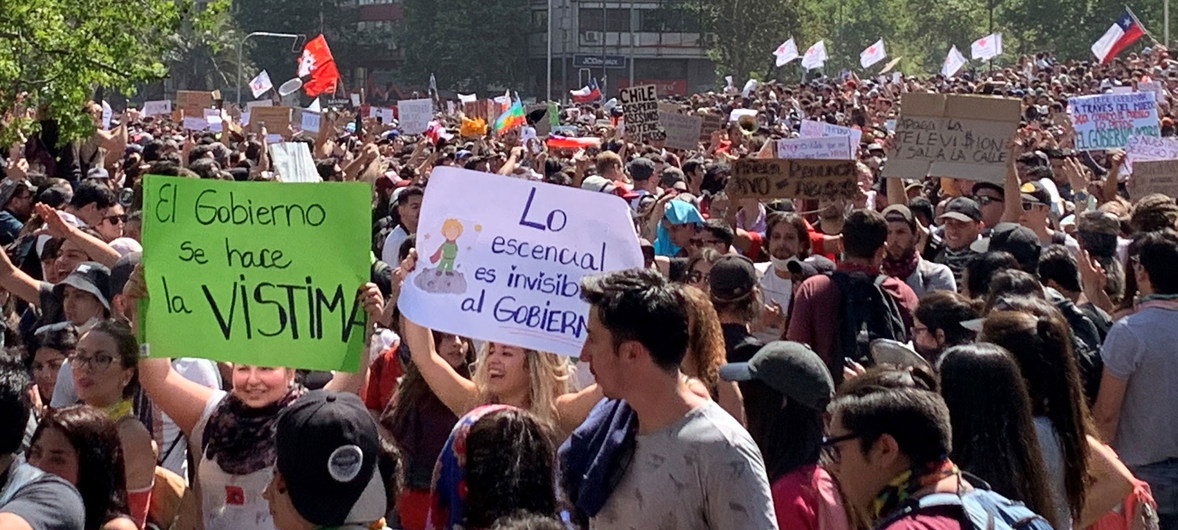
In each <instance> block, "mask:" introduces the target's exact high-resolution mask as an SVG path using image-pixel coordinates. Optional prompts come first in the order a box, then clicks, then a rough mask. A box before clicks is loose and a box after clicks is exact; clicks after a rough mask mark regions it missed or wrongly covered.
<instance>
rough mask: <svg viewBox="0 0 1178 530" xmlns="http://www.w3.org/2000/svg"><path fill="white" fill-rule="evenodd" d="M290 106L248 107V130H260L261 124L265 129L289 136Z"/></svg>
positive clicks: (284, 136) (285, 136)
mask: <svg viewBox="0 0 1178 530" xmlns="http://www.w3.org/2000/svg"><path fill="white" fill-rule="evenodd" d="M290 110H291V109H290V107H254V108H252V109H250V130H251V131H252V132H255V133H258V132H261V127H262V124H265V125H266V131H267V132H269V133H270V134H277V135H280V136H282V137H283V138H287V137H289V136H290Z"/></svg>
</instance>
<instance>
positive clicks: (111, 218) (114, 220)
mask: <svg viewBox="0 0 1178 530" xmlns="http://www.w3.org/2000/svg"><path fill="white" fill-rule="evenodd" d="M103 219H105V220H106V222H108V223H110V224H112V225H121V224H123V223H126V222H127V216H126V215H108V216H106V217H103Z"/></svg>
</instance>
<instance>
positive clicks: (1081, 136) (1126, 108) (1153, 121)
mask: <svg viewBox="0 0 1178 530" xmlns="http://www.w3.org/2000/svg"><path fill="white" fill-rule="evenodd" d="M1155 97H1156V94H1154V93H1153V92H1134V93H1130V94H1098V95H1095V96H1081V97H1075V98H1068V114H1069V115H1070V116H1071V118H1072V126H1073V127H1074V128H1075V129H1076V149H1078V150H1080V151H1092V150H1102V149H1114V148H1122V147H1126V146H1128V145H1129V137H1131V136H1161V130H1160V129H1159V128H1158V106H1157V103H1156V102H1155V100H1154V98H1155Z"/></svg>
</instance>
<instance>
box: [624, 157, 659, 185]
mask: <svg viewBox="0 0 1178 530" xmlns="http://www.w3.org/2000/svg"><path fill="white" fill-rule="evenodd" d="M626 173H629V174H630V178H631V179H633V180H646V179H649V178H650V177H653V176H654V162H653V161H652V160H651V159H649V158H646V157H638V158H635V159H634V160H631V161H630V163H629V164H627V165H626Z"/></svg>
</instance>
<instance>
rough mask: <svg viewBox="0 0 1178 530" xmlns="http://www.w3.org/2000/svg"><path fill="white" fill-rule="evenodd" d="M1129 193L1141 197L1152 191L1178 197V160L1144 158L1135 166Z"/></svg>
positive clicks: (1135, 197)
mask: <svg viewBox="0 0 1178 530" xmlns="http://www.w3.org/2000/svg"><path fill="white" fill-rule="evenodd" d="M1130 183H1131V184H1130V186H1129V194H1130V195H1131V196H1132V197H1133V199H1135V200H1136V199H1140V198H1142V197H1144V196H1146V195H1149V194H1151V193H1162V194H1165V195H1167V196H1169V197H1170V198H1174V197H1178V160H1142V161H1140V162H1138V163H1137V164H1135V165H1134V166H1133V180H1131V181H1130Z"/></svg>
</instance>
